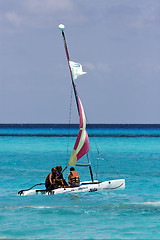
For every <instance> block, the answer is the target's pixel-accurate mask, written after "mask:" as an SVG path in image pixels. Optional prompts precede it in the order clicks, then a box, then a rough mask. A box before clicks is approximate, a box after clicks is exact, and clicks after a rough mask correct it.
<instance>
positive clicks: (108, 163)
mask: <svg viewBox="0 0 160 240" xmlns="http://www.w3.org/2000/svg"><path fill="white" fill-rule="evenodd" d="M86 119H87V123H88V124H89V122H88V118H87V115H86ZM93 140H94V144H95V146H96V149H97V152H98V155H99V156H101V157H102V158H103V160H105V161H106V162H107V164H108V165H109V166H110V167H111V168H112V169H113V170H114V171H115V172H116V173H117V175H118V176H119V177H121V175H120V173H119V172H118V171H117V170H116V169H115V168H114V167H113V166H112V164H111V163H110V162H109V161H108V160H107V159H106V158H105V157H104V156H103V155H102V154H101V153H100V151H99V149H98V146H97V143H96V139H95V136H93ZM97 171H98V159H97Z"/></svg>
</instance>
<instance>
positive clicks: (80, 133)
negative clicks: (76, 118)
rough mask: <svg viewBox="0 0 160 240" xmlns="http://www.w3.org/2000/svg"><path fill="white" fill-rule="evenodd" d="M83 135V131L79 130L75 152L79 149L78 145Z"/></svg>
mask: <svg viewBox="0 0 160 240" xmlns="http://www.w3.org/2000/svg"><path fill="white" fill-rule="evenodd" d="M81 135H82V130H79V133H78V136H77V139H76V142H75V145H74V150H76V149H77V147H78V144H79V142H80V139H81Z"/></svg>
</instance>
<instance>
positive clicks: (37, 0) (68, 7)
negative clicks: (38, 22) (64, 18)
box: [23, 0, 74, 14]
mask: <svg viewBox="0 0 160 240" xmlns="http://www.w3.org/2000/svg"><path fill="white" fill-rule="evenodd" d="M23 4H24V6H25V8H26V9H27V10H28V11H29V12H32V13H36V14H42V13H45V14H46V13H53V12H56V11H61V10H65V11H66V12H68V11H70V12H71V11H72V10H73V9H74V4H73V1H72V0H59V1H57V0H27V1H25V2H23Z"/></svg>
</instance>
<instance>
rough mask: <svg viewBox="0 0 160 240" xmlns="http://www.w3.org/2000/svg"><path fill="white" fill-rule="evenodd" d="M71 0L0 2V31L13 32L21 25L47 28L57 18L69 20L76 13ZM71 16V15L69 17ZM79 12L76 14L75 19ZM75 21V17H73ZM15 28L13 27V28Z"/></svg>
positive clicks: (56, 20)
mask: <svg viewBox="0 0 160 240" xmlns="http://www.w3.org/2000/svg"><path fill="white" fill-rule="evenodd" d="M76 12H77V10H76V5H75V3H74V1H73V0H27V1H20V0H17V1H15V4H12V1H10V0H9V1H8V2H7V3H4V4H3V3H2V4H1V11H0V29H1V33H2V32H9V31H11V32H13V31H14V30H15V29H16V30H18V29H21V28H22V27H31V28H48V27H50V26H52V27H53V25H54V24H55V23H56V24H57V22H59V19H60V18H62V20H65V21H67V20H68V21H71V20H73V18H74V15H76ZM71 16H72V17H71ZM78 16H79V19H80V14H77V19H78ZM75 21H76V17H75ZM14 28H15V29H14Z"/></svg>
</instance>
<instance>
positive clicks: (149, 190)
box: [0, 128, 160, 239]
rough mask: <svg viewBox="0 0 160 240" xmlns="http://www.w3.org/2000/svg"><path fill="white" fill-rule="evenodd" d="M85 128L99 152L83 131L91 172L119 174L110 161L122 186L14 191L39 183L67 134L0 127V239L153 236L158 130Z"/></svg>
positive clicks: (63, 151)
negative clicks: (59, 192)
mask: <svg viewBox="0 0 160 240" xmlns="http://www.w3.org/2000/svg"><path fill="white" fill-rule="evenodd" d="M89 131H90V132H89V133H90V134H97V135H98V137H96V145H97V147H98V149H99V151H100V152H101V153H102V154H103V156H104V157H105V159H103V158H102V157H101V156H98V154H97V151H96V147H95V145H94V142H95V139H94V138H93V137H90V144H91V154H90V157H91V161H92V160H93V159H94V160H95V161H94V163H93V164H92V166H93V171H94V172H96V174H95V175H94V177H95V178H96V176H98V179H99V180H109V179H115V178H119V176H118V175H117V173H116V171H114V168H115V169H116V170H117V171H118V172H119V174H120V177H122V178H125V179H126V189H125V190H124V191H114V192H94V193H79V194H72V195H71V194H63V195H55V196H51V195H49V196H46V195H37V196H26V197H20V196H17V192H18V191H19V190H21V189H25V188H29V187H31V186H32V185H34V184H36V183H42V182H44V181H45V177H46V176H47V174H48V173H49V172H50V169H51V168H52V167H54V166H56V165H62V166H63V167H65V166H66V164H67V160H68V158H69V155H70V153H71V150H72V147H73V145H74V141H75V137H71V138H70V139H69V140H68V138H67V137H65V136H63V135H65V134H68V130H67V129H48V128H46V129H45V128H43V129H34V128H32V129H22V128H21V129H16V128H14V129H11V128H9V129H7V128H5V129H0V134H2V135H3V136H1V137H0V176H1V178H0V179H1V180H0V181H1V184H0V226H1V227H0V238H6V239H15V238H16V239H25V238H26V239H28V238H29V239H160V224H159V222H160V137H158V136H159V134H160V129H158V128H157V129H153V128H152V129H147V128H146V129H125V128H124V129H122V128H121V129H89ZM71 132H72V133H76V130H75V129H71ZM4 133H5V134H8V133H9V134H17V133H18V134H24V135H25V134H28V133H29V134H33V135H34V136H32V137H31V136H21V137H20V136H4V135H5V134H4ZM38 134H44V137H43V136H41V137H40V136H37V135H38ZM47 134H53V135H56V134H58V135H62V136H57V137H56V136H54V137H47V136H46V135H47ZM104 134H106V135H108V134H111V135H112V136H108V137H106V136H103V135H104ZM118 134H122V135H126V137H125V136H123V137H118ZM131 134H132V135H133V136H136V137H131V136H130V137H128V135H131ZM99 135H102V136H99ZM114 135H115V136H114ZM137 135H141V136H137ZM68 141H69V142H68ZM67 149H68V151H67ZM97 157H98V158H99V160H98V163H99V164H98V172H97V160H96V158H97ZM108 162H109V164H111V165H112V167H113V168H112V167H111V166H110V165H108ZM77 170H78V171H79V173H80V178H81V180H82V181H83V180H88V179H89V171H88V169H87V168H78V169H77ZM67 174H68V172H66V173H65V174H64V176H65V177H67Z"/></svg>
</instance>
